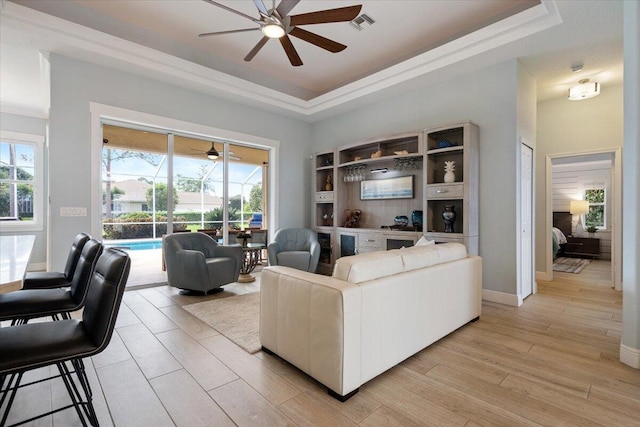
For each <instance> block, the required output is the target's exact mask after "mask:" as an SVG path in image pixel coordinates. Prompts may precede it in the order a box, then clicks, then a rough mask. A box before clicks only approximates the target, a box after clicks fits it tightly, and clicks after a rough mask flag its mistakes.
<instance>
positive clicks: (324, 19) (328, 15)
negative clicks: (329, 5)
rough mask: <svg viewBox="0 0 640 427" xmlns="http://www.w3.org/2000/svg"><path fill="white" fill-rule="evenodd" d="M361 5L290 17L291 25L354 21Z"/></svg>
mask: <svg viewBox="0 0 640 427" xmlns="http://www.w3.org/2000/svg"><path fill="white" fill-rule="evenodd" d="M360 9H362V5H361V4H359V5H355V6H347V7H339V8H337V9H327V10H319V11H317V12H309V13H302V14H300V15H293V16H291V25H292V26H296V25H307V24H326V23H329V22H347V21H351V20H353V19H355V17H356V16H358V14H359V13H360Z"/></svg>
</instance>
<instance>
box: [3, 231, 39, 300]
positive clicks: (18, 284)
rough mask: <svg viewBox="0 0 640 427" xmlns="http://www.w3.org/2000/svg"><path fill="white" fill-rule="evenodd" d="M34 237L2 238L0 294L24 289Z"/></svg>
mask: <svg viewBox="0 0 640 427" xmlns="http://www.w3.org/2000/svg"><path fill="white" fill-rule="evenodd" d="M35 241H36V236H34V235H21V236H0V294H1V293H5V292H12V291H17V290H19V289H22V282H23V280H24V275H25V274H26V272H27V267H28V265H29V259H30V258H31V252H32V251H33V245H34V243H35Z"/></svg>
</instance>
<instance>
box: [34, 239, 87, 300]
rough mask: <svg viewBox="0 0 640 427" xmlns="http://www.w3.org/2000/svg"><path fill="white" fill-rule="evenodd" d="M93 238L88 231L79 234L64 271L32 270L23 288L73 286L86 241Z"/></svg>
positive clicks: (74, 241) (74, 240) (72, 246)
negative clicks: (72, 282)
mask: <svg viewBox="0 0 640 427" xmlns="http://www.w3.org/2000/svg"><path fill="white" fill-rule="evenodd" d="M89 239H91V236H89V235H88V234H86V233H80V234H78V235H77V236H76V237H75V239H73V243H72V244H71V249H70V250H69V256H68V257H67V264H66V265H65V267H64V271H31V272H28V273H27V274H26V275H25V276H24V280H23V282H22V289H52V288H65V287H67V286H71V281H72V280H73V275H74V273H75V271H76V266H77V265H78V260H79V259H80V254H81V253H82V248H83V247H84V245H85V243H87V242H88V241H89Z"/></svg>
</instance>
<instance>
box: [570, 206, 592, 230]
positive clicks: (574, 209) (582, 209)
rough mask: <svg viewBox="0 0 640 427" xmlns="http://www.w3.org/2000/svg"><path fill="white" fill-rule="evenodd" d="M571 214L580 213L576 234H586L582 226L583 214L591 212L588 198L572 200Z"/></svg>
mask: <svg viewBox="0 0 640 427" xmlns="http://www.w3.org/2000/svg"><path fill="white" fill-rule="evenodd" d="M569 212H570V213H571V215H578V224H577V225H576V234H577V235H578V237H580V236H582V235H583V234H584V227H583V226H582V215H584V214H587V213H589V202H588V201H587V200H572V201H571V204H570V206H569Z"/></svg>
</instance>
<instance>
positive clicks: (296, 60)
mask: <svg viewBox="0 0 640 427" xmlns="http://www.w3.org/2000/svg"><path fill="white" fill-rule="evenodd" d="M280 44H281V45H282V47H283V48H284V51H285V52H286V53H287V56H288V57H289V62H291V65H293V66H294V67H299V66H300V65H302V59H300V56H298V52H297V51H296V48H295V47H293V43H291V39H290V38H289V36H286V35H285V36H283V37H280Z"/></svg>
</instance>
